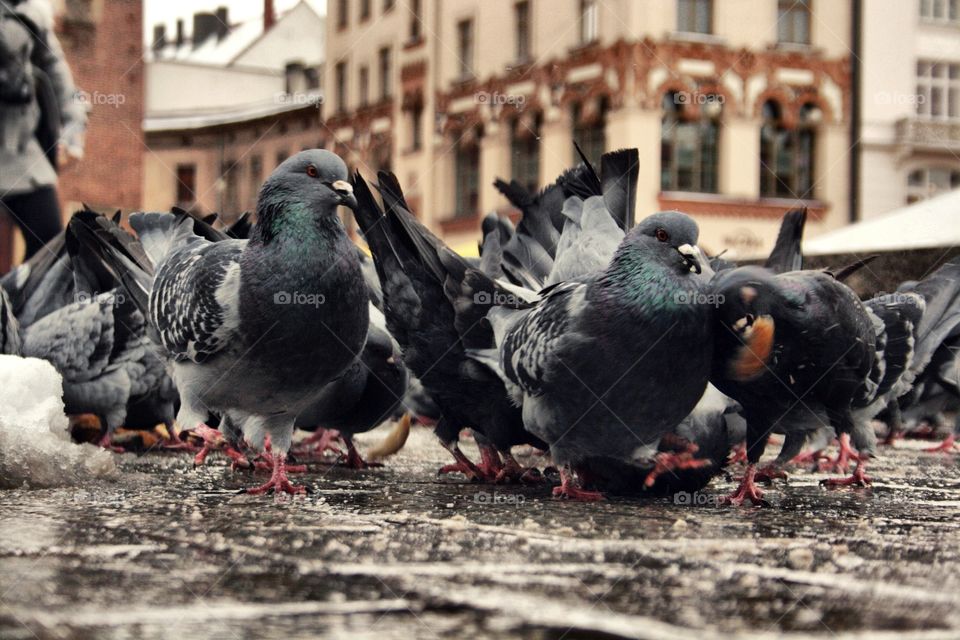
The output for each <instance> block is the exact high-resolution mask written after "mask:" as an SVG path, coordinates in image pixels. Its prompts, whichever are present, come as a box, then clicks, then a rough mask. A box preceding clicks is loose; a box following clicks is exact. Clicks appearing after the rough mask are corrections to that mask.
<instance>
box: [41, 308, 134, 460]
mask: <svg viewBox="0 0 960 640" xmlns="http://www.w3.org/2000/svg"><path fill="white" fill-rule="evenodd" d="M143 327H144V318H143V315H142V314H141V313H140V312H139V311H138V310H137V308H136V306H135V305H134V304H133V302H132V301H130V300H129V298H127V297H126V296H125V294H124V292H122V291H116V290H114V291H109V292H106V293H102V294H99V295H97V296H95V297H94V298H92V299H89V298H82V299H80V300H78V301H77V302H74V303H72V304H68V305H67V306H65V307H61V308H60V309H57V310H56V311H54V312H53V313H50V314H47V315H46V316H44V317H43V318H41V319H39V320H37V321H36V322H34V323H33V324H31V325H30V326H29V327H27V328H26V329H24V330H23V347H22V350H23V355H24V356H27V357H31V358H41V359H43V360H46V361H48V362H50V363H51V364H52V365H53V366H54V367H55V368H56V370H57V372H59V373H60V375H61V376H62V377H63V402H64V407H65V409H66V412H67V413H68V414H82V413H92V414H94V415H96V416H97V417H98V418H99V419H100V425H101V439H100V445H101V446H103V447H106V448H113V447H112V443H111V436H112V434H113V432H114V431H115V430H116V429H117V427H120V426H122V425H123V423H124V421H125V419H126V416H127V403H128V402H129V401H130V399H131V397H132V396H133V395H135V394H136V393H138V392H139V393H140V394H142V393H144V392H145V388H144V387H143V384H144V380H143V374H144V372H145V365H144V363H143V361H144V359H145V357H146V355H145V350H146V349H147V348H149V347H148V344H147V341H146V338H145V336H144V332H143Z"/></svg>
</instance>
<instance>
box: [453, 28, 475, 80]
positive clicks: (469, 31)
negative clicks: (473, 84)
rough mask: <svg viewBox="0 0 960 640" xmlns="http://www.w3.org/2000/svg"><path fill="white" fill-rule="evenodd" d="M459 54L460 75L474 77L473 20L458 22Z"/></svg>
mask: <svg viewBox="0 0 960 640" xmlns="http://www.w3.org/2000/svg"><path fill="white" fill-rule="evenodd" d="M457 42H458V44H459V47H458V49H457V55H458V56H459V57H460V77H461V78H472V77H473V20H461V21H460V22H458V23H457Z"/></svg>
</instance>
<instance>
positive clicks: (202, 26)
mask: <svg viewBox="0 0 960 640" xmlns="http://www.w3.org/2000/svg"><path fill="white" fill-rule="evenodd" d="M218 24H219V22H217V16H215V15H214V14H212V13H209V12H202V13H195V14H193V48H194V49H196V48H197V47H199V46H200V45H202V44H203V43H204V42H206V40H207V38H209V37H210V36H212V35H214V34H215V33H217V25H218Z"/></svg>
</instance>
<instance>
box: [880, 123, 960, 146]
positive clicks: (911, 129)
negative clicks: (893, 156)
mask: <svg viewBox="0 0 960 640" xmlns="http://www.w3.org/2000/svg"><path fill="white" fill-rule="evenodd" d="M894 136H895V137H894V139H895V141H896V144H897V146H898V147H902V148H904V150H908V151H911V152H912V151H934V152H942V153H951V154H956V153H960V120H927V119H923V118H916V117H909V118H902V119H900V120H898V121H897V124H896V129H895V133H894Z"/></svg>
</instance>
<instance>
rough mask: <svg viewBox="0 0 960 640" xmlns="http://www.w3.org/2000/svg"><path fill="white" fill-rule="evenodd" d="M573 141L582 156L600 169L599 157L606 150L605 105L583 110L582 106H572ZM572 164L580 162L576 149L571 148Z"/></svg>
mask: <svg viewBox="0 0 960 640" xmlns="http://www.w3.org/2000/svg"><path fill="white" fill-rule="evenodd" d="M572 115H573V141H574V142H575V143H576V144H577V145H578V146H579V147H580V150H581V151H583V155H585V156H587V159H588V160H589V161H590V163H591V164H593V166H594V167H596V168H599V167H600V156H602V155H603V153H604V152H605V151H606V149H607V139H606V131H605V129H606V124H607V123H606V119H607V103H606V101H605V100H604V101H603V102H601V103H600V105H599V109H598V108H596V107H594V108H592V109H591V108H584V105H582V104H575V105H573V114H572ZM573 161H574V163H579V162H580V156H579V154H578V153H577V149H576V147H574V148H573Z"/></svg>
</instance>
